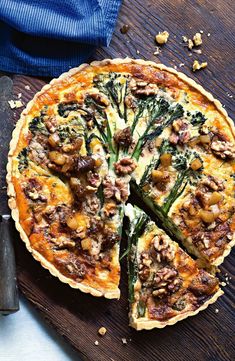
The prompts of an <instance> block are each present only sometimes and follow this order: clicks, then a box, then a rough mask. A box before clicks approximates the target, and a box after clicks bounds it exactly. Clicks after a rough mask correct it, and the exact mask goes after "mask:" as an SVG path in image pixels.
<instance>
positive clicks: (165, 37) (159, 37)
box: [155, 31, 170, 45]
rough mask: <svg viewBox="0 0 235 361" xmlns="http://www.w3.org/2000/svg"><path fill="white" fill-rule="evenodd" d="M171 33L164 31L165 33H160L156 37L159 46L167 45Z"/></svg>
mask: <svg viewBox="0 0 235 361" xmlns="http://www.w3.org/2000/svg"><path fill="white" fill-rule="evenodd" d="M169 35H170V34H169V33H168V31H163V32H159V33H158V34H157V35H156V37H155V40H156V42H157V43H158V44H159V45H163V44H166V42H167V40H168V38H169Z"/></svg>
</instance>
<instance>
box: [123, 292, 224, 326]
mask: <svg viewBox="0 0 235 361" xmlns="http://www.w3.org/2000/svg"><path fill="white" fill-rule="evenodd" d="M223 294H224V292H223V291H222V290H218V291H217V292H216V293H215V294H214V295H213V297H211V298H210V299H209V300H208V301H206V302H205V303H204V304H203V305H202V306H201V307H199V308H198V309H197V310H195V311H189V312H185V313H183V314H181V315H177V316H175V317H173V318H171V319H169V320H167V321H157V320H147V319H146V320H144V319H140V320H138V319H136V318H132V316H131V315H130V326H132V327H133V328H135V329H136V330H137V331H141V330H151V329H153V328H164V327H166V326H172V325H174V324H175V323H177V322H179V321H181V320H185V319H186V318H188V317H190V316H195V315H197V314H198V313H199V312H200V311H203V310H205V309H206V308H207V307H208V306H209V305H211V304H212V303H214V302H216V300H217V299H218V298H219V297H220V296H222V295H223Z"/></svg>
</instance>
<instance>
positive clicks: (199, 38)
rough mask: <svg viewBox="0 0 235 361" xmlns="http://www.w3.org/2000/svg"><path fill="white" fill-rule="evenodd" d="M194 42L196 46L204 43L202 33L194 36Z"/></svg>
mask: <svg viewBox="0 0 235 361" xmlns="http://www.w3.org/2000/svg"><path fill="white" fill-rule="evenodd" d="M193 42H194V45H195V46H199V45H201V44H202V36H201V34H200V33H196V34H195V35H194V37H193Z"/></svg>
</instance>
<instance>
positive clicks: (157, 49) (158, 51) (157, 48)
mask: <svg viewBox="0 0 235 361" xmlns="http://www.w3.org/2000/svg"><path fill="white" fill-rule="evenodd" d="M160 52H161V49H160V48H159V46H156V50H155V52H154V53H153V55H159V54H160Z"/></svg>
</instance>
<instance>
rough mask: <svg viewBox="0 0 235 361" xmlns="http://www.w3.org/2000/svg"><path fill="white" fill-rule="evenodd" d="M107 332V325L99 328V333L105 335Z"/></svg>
mask: <svg viewBox="0 0 235 361" xmlns="http://www.w3.org/2000/svg"><path fill="white" fill-rule="evenodd" d="M106 332H107V329H106V328H105V327H100V328H99V330H98V334H99V335H100V336H104V335H105V334H106Z"/></svg>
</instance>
